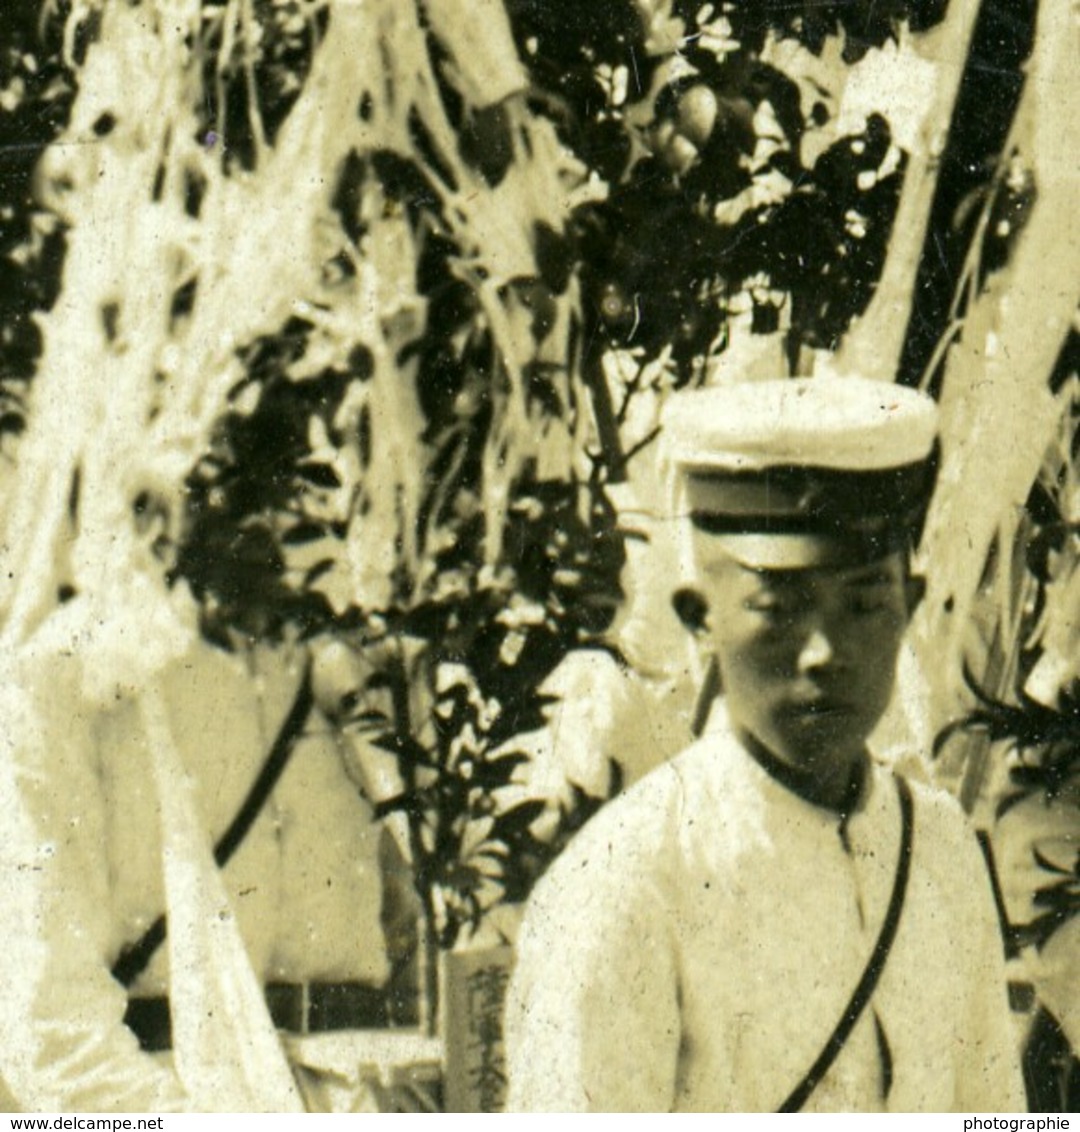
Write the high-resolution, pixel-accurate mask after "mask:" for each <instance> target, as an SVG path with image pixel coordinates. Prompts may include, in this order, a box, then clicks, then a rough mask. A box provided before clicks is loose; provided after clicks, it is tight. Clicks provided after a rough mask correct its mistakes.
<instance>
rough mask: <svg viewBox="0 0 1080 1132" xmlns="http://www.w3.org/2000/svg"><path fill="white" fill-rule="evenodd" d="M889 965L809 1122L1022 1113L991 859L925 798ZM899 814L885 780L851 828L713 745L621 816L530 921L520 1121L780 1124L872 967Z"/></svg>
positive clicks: (610, 817)
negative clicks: (583, 1113)
mask: <svg viewBox="0 0 1080 1132" xmlns="http://www.w3.org/2000/svg"><path fill="white" fill-rule="evenodd" d="M913 794H914V801H915V806H914V811H915V813H914V838H913V848H912V859H911V872H910V879H909V882H908V887H907V896H906V901H905V905H904V908H903V911H902V914H901V918H900V923H899V928H898V930H897V934H896V938H895V942H894V945H893V948H892V952H891V954H890V956H889V958H888V961H887V964H886V966H885V969H884V971H883V973H882V975H881V979H880V982H879V983H878V986H877V989H876V991H875V992H874V994H873V997H872V999H871V1001H870V1003H869V1004H868V1006H867V1008H866V1010H865V1011H864V1013H863V1015H862V1017H861V1019H860V1021H859V1022H858V1024H857V1025H856V1027H855V1029H854V1031H853V1032H852V1034H851V1036H850V1037H849V1039H848V1041H847V1044H846V1045H845V1047H844V1048H843V1050H842V1051H841V1053H840V1055H839V1057H838V1058H837V1060H836V1062H835V1063H834V1065H833V1067H832V1069H831V1070H830V1071H829V1072H828V1073H827V1075H826V1076H825V1077H824V1079H823V1080H822V1081H821V1082H820V1084H819V1085H818V1087H817V1089H816V1090H815V1091H814V1092H813V1093H812V1095H811V1096H810V1098H809V1100H808V1102H807V1103H806V1105H805V1109H806V1110H808V1111H814V1110H817V1111H879V1110H886V1111H890V1110H891V1111H901V1112H904V1111H908V1112H911V1111H930V1112H939V1111H1017V1110H1020V1109H1022V1108H1023V1105H1024V1102H1023V1088H1022V1083H1021V1078H1020V1071H1019V1059H1018V1056H1017V1052H1016V1049H1015V1048H1014V1042H1013V1039H1012V1034H1011V1026H1010V1020H1009V1016H1008V1012H1007V1006H1006V990H1005V975H1004V970H1003V957H1002V945H1001V939H1000V932H999V929H998V925H997V921H996V918H995V913H994V908H993V903H992V897H991V891H990V887H989V884H988V881H987V875H986V871H985V868H984V865H983V862H982V860H981V857H980V854H979V849H978V846H977V844H976V842H975V840H974V837H973V836H972V834H971V832H970V831H969V829H968V827H967V826H966V824H965V822H964V820H963V817H962V815H961V813H960V811H959V809H958V807H957V806H956V805H955V804H954V803H953V801H952V799H951V798H949V797H947V796H946V795H943V794H940V793H937V792H932V791H930V790H928V789H925V788H921V787H918V786H914V787H913ZM900 830H901V819H900V807H899V799H898V792H897V788H896V783H895V781H894V779H893V775H892V772H891V771H889V770H887V769H886V768H884V767H881V766H877V765H875V766H874V767H873V769H872V772H871V773H870V774H869V775H868V776H867V780H866V784H865V786H864V789H863V793H862V798H861V802H860V805H859V807H858V809H857V810H856V812H855V813H854V814H853V815H852V816H851V817H850V819H848V820H847V821H846V822H844V823H841V822H840V819H839V818H838V817H837V815H835V814H834V813H832V812H831V811H828V810H825V809H821V808H818V807H816V806H813V805H811V804H810V803H808V802H806V801H804V800H803V799H802V798H800V797H799V796H797V795H796V794H794V793H792V792H791V791H790V790H788V789H787V788H786V787H785V786H783V785H781V784H780V783H779V782H778V781H776V780H775V779H774V778H772V777H770V775H769V774H768V773H767V772H766V771H765V770H764V769H763V768H762V767H761V766H759V764H758V763H757V762H755V761H754V759H753V758H752V757H751V756H750V755H748V754H747V753H746V751H744V750H743V748H742V747H741V746H740V745H739V744H738V742H737V741H736V740H735V739H734V738H733V737H732V736H731V734H730V733H729V732H728V731H727V730H723V729H721V730H710V732H709V733H707V734H706V735H705V737H704V738H703V739H701V740H700V741H699V742H697V743H696V744H695V745H693V746H691V747H690V748H689V749H687V750H686V751H684V752H683V753H682V754H681V755H679V756H678V757H677V758H675V759H674V760H672V761H671V762H669V763H667V764H665V765H664V766H662V767H660V768H658V769H657V770H655V771H653V772H652V773H650V774H649V775H648V776H647V777H646V778H644V779H643V780H642V781H641V782H639V783H638V784H637V785H636V786H635V787H634V788H632V789H631V790H629V791H628V792H627V793H626V794H625V795H623V796H622V797H621V798H620V799H618V800H616V801H614V802H613V803H611V804H610V805H609V806H607V807H606V808H605V809H604V810H603V811H601V813H600V814H598V815H597V817H596V818H594V819H593V820H592V821H591V822H590V823H589V825H588V826H586V827H585V829H584V830H583V831H582V832H581V833H580V834H579V835H578V836H577V838H576V839H575V840H574V842H573V843H572V844H571V845H570V847H569V848H568V849H567V851H566V852H565V853H564V854H563V855H562V856H561V857H560V858H559V860H558V861H556V862H555V864H554V865H553V866H552V868H551V870H550V872H549V873H548V874H547V875H546V876H545V877H544V878H543V880H542V881H541V882H540V884H539V885H538V887H537V889H536V891H535V893H534V896H533V899H532V900H531V902H530V904H529V907H528V909H527V911H526V916H525V922H524V924H523V927H522V933H521V937H520V939H519V949H518V967H517V971H516V974H515V976H514V980H513V983H512V986H511V990H510V999H509V1002H508V1008H507V1019H506V1033H507V1045H508V1056H509V1070H510V1095H509V1105H510V1107H511V1108H512V1109H514V1110H518V1111H578V1110H592V1111H668V1110H676V1111H707V1112H718V1111H735V1112H739V1111H745V1112H755V1111H773V1110H776V1109H777V1108H778V1107H779V1106H780V1105H781V1104H782V1103H783V1102H784V1101H785V1099H786V1098H787V1096H788V1094H789V1093H790V1092H791V1090H792V1089H793V1088H794V1087H795V1086H796V1085H797V1084H798V1082H799V1081H800V1080H801V1078H802V1077H803V1075H804V1074H805V1073H806V1072H807V1070H808V1069H809V1068H810V1066H811V1065H812V1064H813V1063H814V1061H815V1059H816V1058H817V1056H818V1054H819V1053H820V1051H821V1049H822V1047H823V1045H824V1044H825V1043H826V1041H827V1040H828V1038H829V1036H830V1034H831V1033H832V1031H833V1029H834V1027H835V1025H836V1023H837V1021H838V1020H839V1018H840V1015H841V1013H842V1012H843V1011H844V1009H845V1007H846V1006H847V1003H848V1001H849V999H850V996H851V994H852V992H853V990H854V988H855V986H856V984H857V983H858V981H859V979H860V977H861V975H862V973H863V970H864V967H865V965H866V962H867V960H868V958H869V956H870V954H871V952H872V951H873V947H874V944H875V941H876V939H877V937H878V933H879V931H880V927H881V923H882V919H883V917H884V916H885V912H886V908H887V907H888V904H889V898H890V896H891V893H892V889H893V883H894V880H895V876H896V866H897V857H898V850H899V844H900Z"/></svg>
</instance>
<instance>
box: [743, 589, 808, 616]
mask: <svg viewBox="0 0 1080 1132" xmlns="http://www.w3.org/2000/svg"><path fill="white" fill-rule="evenodd" d="M797 606H798V603H797V602H794V601H788V600H784V599H782V598H778V597H774V596H772V595H762V596H759V597H749V598H747V599H746V601H745V602H743V608H744V609H746V610H748V611H749V612H750V613H760V614H762V615H763V616H765V617H768V618H770V619H772V620H774V621H776V620H779V619H780V618H783V617H793V616H794V615H795V613H796V612H797Z"/></svg>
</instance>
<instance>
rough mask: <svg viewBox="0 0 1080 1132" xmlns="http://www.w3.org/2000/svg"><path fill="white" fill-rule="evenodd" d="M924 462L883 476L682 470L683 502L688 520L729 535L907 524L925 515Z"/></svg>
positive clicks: (928, 472) (929, 477) (929, 469)
mask: <svg viewBox="0 0 1080 1132" xmlns="http://www.w3.org/2000/svg"><path fill="white" fill-rule="evenodd" d="M933 474H934V469H933V465H932V463H931V461H927V460H923V461H920V462H919V463H917V464H906V465H904V466H902V467H898V468H888V469H885V470H882V471H872V472H850V471H838V470H836V469H832V468H818V467H812V466H797V467H792V466H786V465H785V466H781V467H774V468H766V469H763V470H760V471H753V472H733V471H728V470H725V469H720V468H708V469H705V468H701V469H688V470H687V481H686V487H687V503H688V505H689V509H690V512H691V515H692V516H693V517H694V521H695V523H698V524H699V525H700V522H699V520H700V519H702V518H704V517H709V521H710V522H711V521H712V518H713V517H715V519H716V520H718V521H719V522H720V523H722V524H723V523H732V524H734V526H733V527H728V528H726V529H732V530H744V531H745V530H757V531H776V532H777V533H781V531H782V529H784V528H785V527H791V525H794V529H797V530H798V531H799V532H803V533H805V532H809V531H812V530H814V529H819V528H824V529H826V530H831V529H836V528H841V527H847V528H851V529H853V530H858V529H860V528H864V527H873V526H877V525H879V524H886V525H893V524H897V525H907V524H909V523H910V522H911V521H912V520H913V519H915V520H917V519H918V517H919V516H921V514H922V512H923V511H924V510H925V507H926V504H927V502H928V500H929V496H930V489H931V487H932V485H933Z"/></svg>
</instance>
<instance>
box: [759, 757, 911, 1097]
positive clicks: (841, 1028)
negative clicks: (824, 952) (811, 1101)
mask: <svg viewBox="0 0 1080 1132" xmlns="http://www.w3.org/2000/svg"><path fill="white" fill-rule="evenodd" d="M896 788H897V791H898V793H899V795H900V822H901V826H900V859H899V860H898V861H897V863H896V879H895V881H894V882H893V890H892V896H891V898H890V899H889V908H888V911H886V913H885V920H884V922H883V923H882V925H881V932H880V933H879V935H878V938H877V943H876V944H874V950H873V951H872V952H871V954H870V959H869V961H868V962H867V964H866V969H865V970H864V971H863V973H862V978H861V979H860V980H859V985H858V986H857V987H856V988H855V992H854V993H853V994H852V996H851V1001H850V1002H848V1005H847V1009H846V1010H845V1011H844V1013H843V1014H842V1015H841V1016H840V1021H839V1022H837V1024H836V1029H835V1030H833V1032H832V1034H831V1035H830V1037H829V1040H828V1041H827V1042H826V1043H825V1046H824V1048H823V1049H822V1051H821V1053H820V1054H819V1055H818V1058H817V1060H816V1061H815V1062H814V1064H813V1065H811V1066H810V1068H809V1069H808V1070H807V1072H806V1076H805V1077H803V1079H802V1080H801V1081H800V1082H799V1083H798V1085H796V1086H795V1088H794V1089H793V1090H792V1092H791V1095H790V1096H789V1097H788V1099H787V1100H786V1101H784V1103H783V1104H782V1105H781V1106H780V1107H779V1108H778V1109H777V1112H798V1111H799V1109H801V1108H802V1106H803V1105H804V1104H806V1102H807V1099H808V1098H809V1096H810V1094H811V1093H812V1092H813V1091H814V1090H815V1089H816V1088H817V1086H818V1082H820V1081H821V1079H822V1078H823V1077H824V1076H825V1074H826V1073H828V1071H829V1069H830V1068H831V1067H832V1064H833V1062H834V1061H835V1060H836V1058H837V1056H838V1054H839V1053H840V1051H841V1050H842V1049H843V1048H844V1043H845V1042H846V1041H847V1040H848V1038H849V1037H850V1035H851V1031H852V1030H854V1029H855V1023H856V1022H858V1020H859V1018H860V1017H861V1016H862V1012H863V1010H865V1009H866V1004H867V1003H868V1002H869V1001H870V998H871V996H872V995H873V993H874V990H875V988H876V987H877V984H878V980H879V979H880V978H881V972H882V971H883V970H884V969H885V961H886V960H887V959H888V958H889V952H890V951H891V950H892V945H893V940H894V939H895V938H896V929H897V927H898V926H899V924H900V913H901V911H902V910H903V907H904V895H905V893H906V892H907V882H908V874H909V873H910V871H911V846H912V841H913V838H914V832H915V807H914V805H913V803H912V800H911V788H910V787H909V786H908V784H907V783H906V782H905V781H904V780H903V779H902V778H897V779H896Z"/></svg>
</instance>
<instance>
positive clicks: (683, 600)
mask: <svg viewBox="0 0 1080 1132" xmlns="http://www.w3.org/2000/svg"><path fill="white" fill-rule="evenodd" d="M671 605H672V608H673V609H674V610H675V616H676V617H678V619H679V620H680V621H681V622H682V623H683V625H684V626H685V627H686V628H687V629H689V630H690V632H691V633H693V634H694V635H695V636H697V635H699V634H701V633H704V632H705V631H706V630H707V629H708V627H709V624H708V623H709V603H708V602H707V601H706V600H705V598H704V597H703V596H702V595H701V593H700V592H699V591H698V590H695V589H691V588H690V587H689V586H683V587H682V588H681V589H677V590H676V591H675V592H674V593H673V594H672V595H671Z"/></svg>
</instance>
